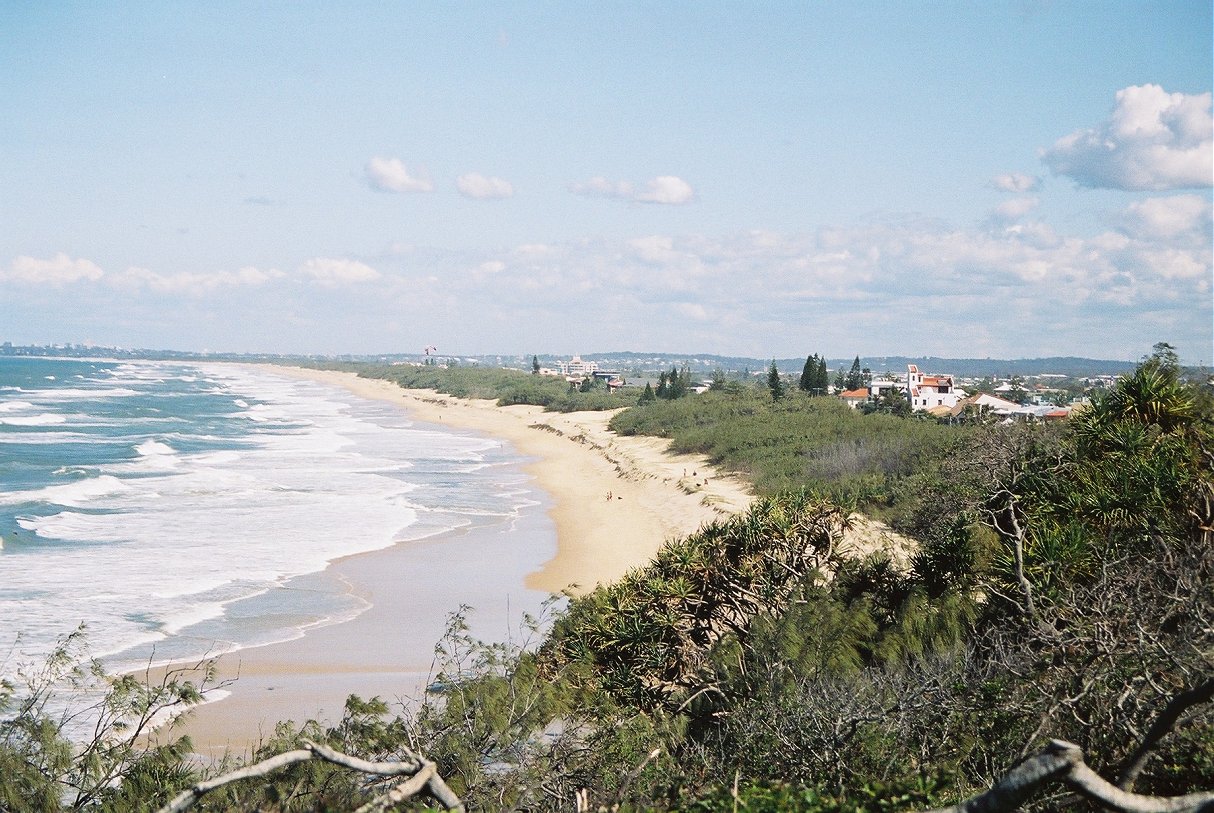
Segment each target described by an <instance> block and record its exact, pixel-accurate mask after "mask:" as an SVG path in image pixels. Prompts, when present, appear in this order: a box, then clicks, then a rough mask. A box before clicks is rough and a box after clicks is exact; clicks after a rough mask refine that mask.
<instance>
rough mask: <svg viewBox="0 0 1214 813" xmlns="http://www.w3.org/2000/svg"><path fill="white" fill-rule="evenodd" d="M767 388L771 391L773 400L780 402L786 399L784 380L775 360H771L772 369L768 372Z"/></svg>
mask: <svg viewBox="0 0 1214 813" xmlns="http://www.w3.org/2000/svg"><path fill="white" fill-rule="evenodd" d="M767 388H768V389H769V390H771V400H773V401H779V400H780V399H781V398H783V397H784V380H783V379H782V378H780V370H779V369H778V368H777V367H776V360H775V359H772V360H771V369H770V370H768V371H767Z"/></svg>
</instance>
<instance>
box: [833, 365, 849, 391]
mask: <svg viewBox="0 0 1214 813" xmlns="http://www.w3.org/2000/svg"><path fill="white" fill-rule="evenodd" d="M845 389H847V376H846V375H844V374H843V368H842V367H840V368H839V369H838V370H837V371H836V372H835V392H843V390H845Z"/></svg>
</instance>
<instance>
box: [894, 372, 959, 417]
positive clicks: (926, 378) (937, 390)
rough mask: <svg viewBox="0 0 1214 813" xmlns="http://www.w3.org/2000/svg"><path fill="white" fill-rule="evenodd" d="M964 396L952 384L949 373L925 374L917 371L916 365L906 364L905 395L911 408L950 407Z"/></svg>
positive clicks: (920, 409) (917, 409)
mask: <svg viewBox="0 0 1214 813" xmlns="http://www.w3.org/2000/svg"><path fill="white" fill-rule="evenodd" d="M964 396H965V393H964V392H961V391H960V390H958V389H957V388H956V386H955V385H954V384H953V377H952V376H951V375H925V374H923V373H921V372H919V366H918V365H916V364H908V365H906V397H907V398H908V399H909V400H910V405H911V409H913V410H916V411H922V410H926V409H931V408H932V407H947V408H949V409H952V408H953V407H954V406H956V405H957V402H958V401H960V400H961V399H962V398H963V397H964Z"/></svg>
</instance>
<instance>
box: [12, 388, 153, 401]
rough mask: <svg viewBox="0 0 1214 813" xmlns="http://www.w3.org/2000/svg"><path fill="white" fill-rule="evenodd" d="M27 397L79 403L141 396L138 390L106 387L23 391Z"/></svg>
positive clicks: (38, 399)
mask: <svg viewBox="0 0 1214 813" xmlns="http://www.w3.org/2000/svg"><path fill="white" fill-rule="evenodd" d="M25 393H26V395H27V396H28V397H30V398H31V399H33V400H34V401H79V400H87V399H91V398H130V397H131V396H134V395H142V394H143V393H141V392H140V391H139V390H134V389H131V388H129V387H108V388H100V387H99V388H96V389H91V388H83V387H81V388H67V387H63V388H53V389H37V390H25Z"/></svg>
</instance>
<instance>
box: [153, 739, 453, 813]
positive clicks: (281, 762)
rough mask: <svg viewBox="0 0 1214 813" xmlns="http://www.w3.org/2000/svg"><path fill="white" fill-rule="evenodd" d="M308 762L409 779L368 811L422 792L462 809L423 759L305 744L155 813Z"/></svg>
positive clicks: (169, 812) (175, 810) (196, 789)
mask: <svg viewBox="0 0 1214 813" xmlns="http://www.w3.org/2000/svg"><path fill="white" fill-rule="evenodd" d="M310 759H320V760H322V761H324V762H328V763H331V764H333V765H340V766H341V767H343V768H349V769H351V770H354V771H358V772H360V773H366V774H371V775H374V776H406V775H407V776H409V777H411V778H410V779H409V780H407V781H405V782H403V783H401V784H400V785H397V786H396V787H395V788H393V789H392V790H391V791H389V792H388V793H386V794H384V795H383V796H381V797H379V798H377V799H375V800H373V801H372V802H371V803H370V804H369V805H366V806H364V808H363V809H367V810H386V809H387V808H388V807H389V806H390V805H392V804H395V803H397V802H400V801H403V800H405V799H407V798H409V797H410V796H413V795H416V794H417V793H419V792H420V791H422V790H423V789H425V790H426V791H428V792H429V793H430V795H431V796H433V797H434V798H435V799H436V800H437V801H438V802H439V803H440V804H442V805H443V807H445V808H446V809H448V810H460V811H462V810H463V809H464V804H463V802H461V801H460V799H459V797H458V796H456V795H455V794H454V793H453V792H452V791H451V789H450V788H449V787H447V783H446V782H444V781H443V779H442V777H440V776H439V775H438V771H437V769H436V768H435V766H434V763H433V762H430V761H428V760H425V759H422V758H421V757H419V756H416V755H414V754H409V755H408V758H407V759H405V760H402V761H400V762H368V761H367V760H365V759H359V758H358V757H353V756H350V755H349V754H343V753H341V752H340V751H335V750H333V749H332V748H329V747H328V746H326V745H321V744H320V743H315V742H308V741H305V742H304V747H303V748H301V749H298V750H295V751H287V752H285V753H282V754H278V755H276V756H272V757H270V758H269V759H264V760H262V761H261V762H257V763H255V764H253V765H248V766H245V767H244V768H239V769H237V770H235V771H231V772H229V773H225V774H222V775H220V776H217V777H215V778H213V779H207V780H205V781H202V782H198V783H197V784H195V785H194V786H193V787H191V788H189V789H188V790H184V791H182V792H181V793H179V794H178V795H177V796H176V797H175V798H174V799H173V800H172V801H171V802H169V804H167V805H165V806H164V807H162V808H161V809H160V810H159V811H158V813H182V811H185V810H189V809H190V808H191V807H193V806H194V803H195V802H197V801H198V800H199V799H201V798H202V797H203V796H205V795H206V794H208V793H210V792H211V791H213V790H217V789H218V788H221V787H223V786H224V785H228V784H231V783H232V782H237V781H240V780H241V779H256V778H259V777H263V776H269V775H270V774H272V773H274V772H275V771H278V770H281V769H283V768H285V767H287V766H288V765H294V764H296V763H298V762H307V761H308V760H310Z"/></svg>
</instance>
